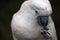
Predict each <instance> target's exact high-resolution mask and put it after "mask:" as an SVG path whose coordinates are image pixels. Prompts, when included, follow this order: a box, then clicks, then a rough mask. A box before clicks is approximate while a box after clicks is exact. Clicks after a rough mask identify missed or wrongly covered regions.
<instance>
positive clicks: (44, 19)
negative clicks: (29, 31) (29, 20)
mask: <svg viewBox="0 0 60 40" xmlns="http://www.w3.org/2000/svg"><path fill="white" fill-rule="evenodd" d="M48 17H49V16H38V17H37V22H38V24H39V25H41V26H43V27H46V26H47V25H48Z"/></svg>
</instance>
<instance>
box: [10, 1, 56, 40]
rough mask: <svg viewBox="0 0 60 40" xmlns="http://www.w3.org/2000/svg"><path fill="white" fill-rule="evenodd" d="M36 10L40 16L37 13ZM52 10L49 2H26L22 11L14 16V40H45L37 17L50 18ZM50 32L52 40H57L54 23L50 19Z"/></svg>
mask: <svg viewBox="0 0 60 40" xmlns="http://www.w3.org/2000/svg"><path fill="white" fill-rule="evenodd" d="M35 10H37V11H38V13H39V14H36V13H35ZM51 13H52V8H51V5H50V3H49V1H48V0H35V1H34V0H28V1H25V2H24V3H23V4H22V6H21V8H20V10H19V11H18V12H17V13H15V14H14V15H13V18H12V21H11V28H12V33H13V38H14V40H27V39H28V40H29V39H31V40H45V39H43V37H42V35H41V33H40V29H41V26H40V25H38V24H37V20H36V18H37V16H50V15H51ZM47 27H48V28H49V29H50V30H49V32H50V33H51V37H52V38H53V39H52V40H57V37H56V32H55V31H56V30H55V27H54V23H53V21H52V19H51V16H50V17H49V24H48V26H47Z"/></svg>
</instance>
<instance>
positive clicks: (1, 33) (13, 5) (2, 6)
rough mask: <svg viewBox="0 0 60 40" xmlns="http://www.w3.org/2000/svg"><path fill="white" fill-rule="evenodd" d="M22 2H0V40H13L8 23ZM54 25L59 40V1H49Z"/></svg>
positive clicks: (19, 0) (17, 0)
mask: <svg viewBox="0 0 60 40" xmlns="http://www.w3.org/2000/svg"><path fill="white" fill-rule="evenodd" d="M23 1H24V0H0V40H13V38H12V34H11V27H10V22H11V19H12V16H13V14H14V13H16V12H17V11H18V10H19V9H20V6H21V4H22V3H23ZM50 2H51V5H52V8H53V14H52V18H53V20H54V23H55V27H56V31H57V37H58V40H60V1H59V0H50Z"/></svg>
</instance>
